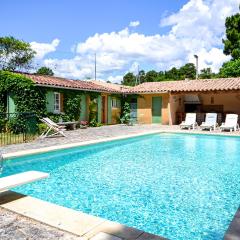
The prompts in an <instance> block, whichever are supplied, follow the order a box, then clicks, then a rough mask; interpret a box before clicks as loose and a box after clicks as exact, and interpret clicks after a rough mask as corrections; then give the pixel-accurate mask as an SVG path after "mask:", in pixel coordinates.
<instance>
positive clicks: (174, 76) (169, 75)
mask: <svg viewBox="0 0 240 240" xmlns="http://www.w3.org/2000/svg"><path fill="white" fill-rule="evenodd" d="M165 78H166V79H168V80H179V79H181V77H180V71H179V69H177V68H175V67H173V68H172V69H170V70H169V71H166V72H165Z"/></svg>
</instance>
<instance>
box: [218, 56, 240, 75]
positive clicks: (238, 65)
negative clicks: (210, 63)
mask: <svg viewBox="0 0 240 240" xmlns="http://www.w3.org/2000/svg"><path fill="white" fill-rule="evenodd" d="M219 76H220V77H223V78H226V77H239V76H240V59H236V60H233V61H229V62H226V63H224V64H223V66H222V68H220V72H219Z"/></svg>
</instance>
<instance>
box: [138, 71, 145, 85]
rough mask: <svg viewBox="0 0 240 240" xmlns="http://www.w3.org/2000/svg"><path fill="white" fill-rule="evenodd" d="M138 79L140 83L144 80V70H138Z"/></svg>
mask: <svg viewBox="0 0 240 240" xmlns="http://www.w3.org/2000/svg"><path fill="white" fill-rule="evenodd" d="M138 74H139V81H140V83H144V82H146V74H145V71H144V70H141V71H139V73H138Z"/></svg>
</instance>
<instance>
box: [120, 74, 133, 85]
mask: <svg viewBox="0 0 240 240" xmlns="http://www.w3.org/2000/svg"><path fill="white" fill-rule="evenodd" d="M122 84H123V85H126V86H135V84H136V76H135V75H134V74H133V73H131V72H129V73H127V74H126V75H125V76H124V77H123V81H122Z"/></svg>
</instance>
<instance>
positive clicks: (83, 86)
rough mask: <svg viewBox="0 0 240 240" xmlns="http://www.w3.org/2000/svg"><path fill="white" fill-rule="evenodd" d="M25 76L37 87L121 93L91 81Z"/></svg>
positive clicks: (33, 75) (25, 74)
mask: <svg viewBox="0 0 240 240" xmlns="http://www.w3.org/2000/svg"><path fill="white" fill-rule="evenodd" d="M22 74H23V75H24V76H26V77H28V78H30V79H32V80H33V82H35V83H36V84H37V85H40V86H45V87H46V86H49V87H61V88H71V89H78V90H84V91H99V92H109V93H116V92H120V91H118V90H116V89H113V88H111V87H110V86H109V87H108V86H101V85H98V84H94V83H92V82H90V81H80V80H71V79H66V78H60V77H53V76H42V75H35V74H27V73H22Z"/></svg>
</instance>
